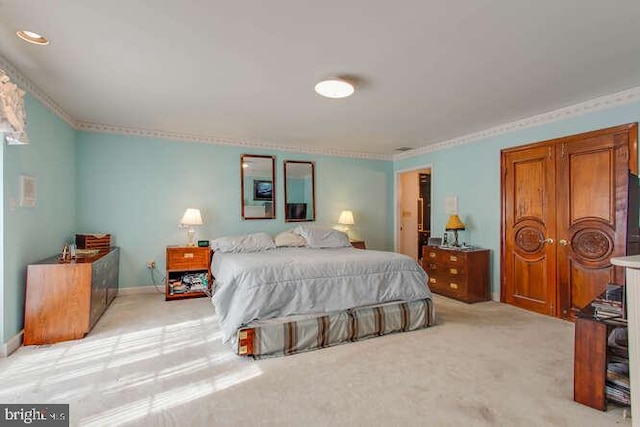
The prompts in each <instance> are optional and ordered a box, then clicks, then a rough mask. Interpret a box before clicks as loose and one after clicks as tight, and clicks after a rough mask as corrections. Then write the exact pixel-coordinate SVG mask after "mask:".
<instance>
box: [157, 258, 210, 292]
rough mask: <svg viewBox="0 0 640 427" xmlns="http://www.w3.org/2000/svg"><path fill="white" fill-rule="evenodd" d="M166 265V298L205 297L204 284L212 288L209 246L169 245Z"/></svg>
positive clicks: (205, 286) (207, 287)
mask: <svg viewBox="0 0 640 427" xmlns="http://www.w3.org/2000/svg"><path fill="white" fill-rule="evenodd" d="M166 265H167V275H166V276H167V278H166V288H165V300H173V299H181V298H196V297H204V296H206V292H205V289H203V286H204V288H206V290H210V289H211V249H210V248H209V247H205V248H200V247H197V246H167V263H166ZM196 282H197V283H196ZM205 282H206V283H205Z"/></svg>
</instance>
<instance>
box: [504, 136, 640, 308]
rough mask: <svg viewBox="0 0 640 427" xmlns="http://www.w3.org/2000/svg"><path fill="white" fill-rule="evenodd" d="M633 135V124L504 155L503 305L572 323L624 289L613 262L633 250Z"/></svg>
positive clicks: (635, 156)
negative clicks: (618, 287)
mask: <svg viewBox="0 0 640 427" xmlns="http://www.w3.org/2000/svg"><path fill="white" fill-rule="evenodd" d="M637 135H638V127H637V124H630V125H622V126H617V127H613V128H609V129H603V130H599V131H594V132H588V133H584V134H579V135H573V136H569V137H564V138H558V139H554V140H550V141H544V142H540V143H537V144H530V145H526V146H523V147H515V148H510V149H506V150H503V151H502V162H501V163H502V190H501V191H502V233H503V234H502V248H501V251H502V263H501V264H502V284H503V286H502V287H501V294H502V295H501V301H503V302H506V303H509V304H513V305H515V306H518V307H521V308H525V309H528V310H531V311H536V312H538V313H543V314H548V315H551V316H555V317H561V318H565V319H573V318H574V317H575V314H576V312H577V311H578V310H580V309H581V308H583V307H584V306H586V305H587V304H588V303H589V302H590V301H591V300H593V299H594V298H595V297H597V296H598V295H600V294H601V293H602V292H603V291H604V289H605V287H606V285H607V283H608V282H614V283H620V284H622V283H624V273H623V271H622V268H621V267H614V266H613V265H611V262H610V259H611V258H612V257H616V256H624V255H628V254H630V253H631V251H635V250H636V249H631V248H633V247H637V235H638V233H637V229H638V216H637V214H638V206H637V197H635V198H630V196H631V195H633V194H634V192H637V191H638V188H637V186H638V181H637V174H638V163H637V159H638V151H637V141H638V136H637ZM634 177H635V178H634ZM630 205H633V206H630ZM632 238H633V239H635V243H634V241H633V239H632ZM632 244H634V246H632Z"/></svg>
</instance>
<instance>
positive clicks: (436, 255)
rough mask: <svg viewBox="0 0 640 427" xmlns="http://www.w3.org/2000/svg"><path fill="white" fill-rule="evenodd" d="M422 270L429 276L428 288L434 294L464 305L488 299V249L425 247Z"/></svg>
mask: <svg viewBox="0 0 640 427" xmlns="http://www.w3.org/2000/svg"><path fill="white" fill-rule="evenodd" d="M422 268H424V271H426V272H427V274H428V275H429V288H430V289H431V290H432V291H433V292H435V293H437V294H440V295H444V296H446V297H450V298H455V299H457V300H460V301H464V302H478V301H488V300H489V299H490V294H489V292H490V290H489V283H490V282H489V250H488V249H474V250H461V249H449V248H446V249H445V248H440V247H434V246H425V247H424V248H423V256H422Z"/></svg>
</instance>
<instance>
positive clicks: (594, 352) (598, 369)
mask: <svg viewBox="0 0 640 427" xmlns="http://www.w3.org/2000/svg"><path fill="white" fill-rule="evenodd" d="M595 313H596V311H595V309H594V308H593V306H592V304H588V305H587V306H586V307H585V308H583V309H582V310H581V311H580V312H579V313H578V315H577V317H576V319H575V351H574V364H573V400H575V401H576V402H579V403H582V404H583V405H587V406H590V407H592V408H595V409H599V410H601V411H605V410H606V409H607V401H608V400H613V401H615V402H616V403H617V404H628V403H627V402H622V401H621V400H620V397H616V396H612V395H610V394H609V393H610V392H609V393H608V392H607V385H608V384H607V383H608V382H613V383H617V387H616V386H613V387H614V388H617V390H618V391H617V392H618V393H620V391H621V388H620V387H621V386H622V387H626V391H627V392H628V391H629V376H628V366H629V365H628V364H629V358H628V353H627V354H625V353H626V352H622V353H620V348H618V351H617V352H616V351H614V348H613V347H612V346H610V345H609V342H608V337H609V335H610V334H611V333H612V331H614V330H616V329H617V328H623V329H625V330H626V327H627V322H626V320H624V319H621V318H599V317H598V316H597V314H595ZM625 334H626V331H625ZM609 363H612V364H617V365H620V364H623V365H625V364H626V366H627V374H626V375H616V374H613V373H611V372H607V368H608V367H609V368H610V366H609ZM609 386H611V384H609ZM622 400H624V399H622Z"/></svg>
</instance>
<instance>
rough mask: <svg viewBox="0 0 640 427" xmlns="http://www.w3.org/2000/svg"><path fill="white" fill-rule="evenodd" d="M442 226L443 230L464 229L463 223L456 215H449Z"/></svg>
mask: <svg viewBox="0 0 640 427" xmlns="http://www.w3.org/2000/svg"><path fill="white" fill-rule="evenodd" d="M444 228H445V230H464V223H463V222H462V221H461V220H460V217H459V216H458V215H451V216H450V217H449V221H447V225H446V226H445V227H444Z"/></svg>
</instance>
